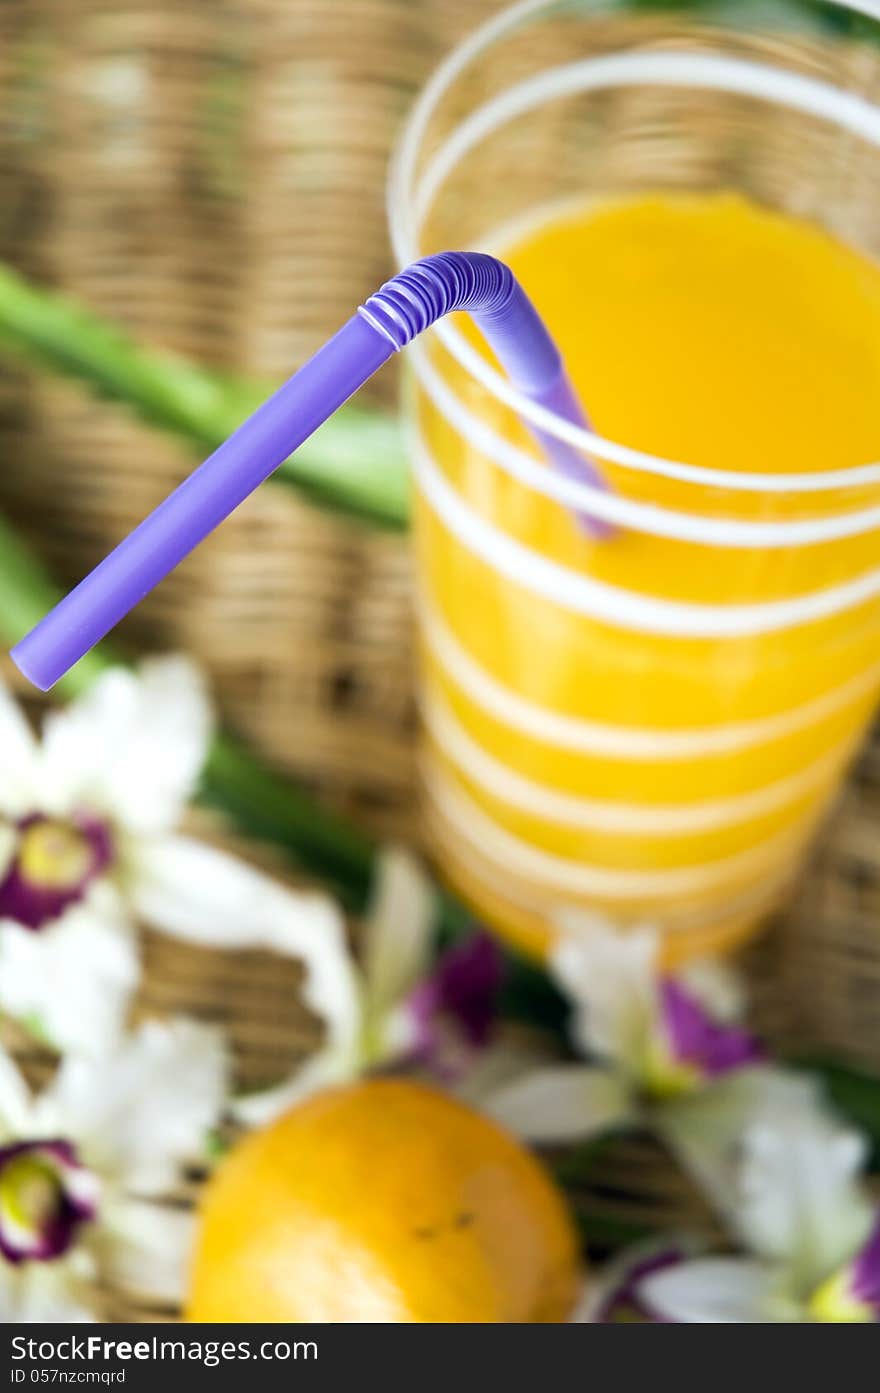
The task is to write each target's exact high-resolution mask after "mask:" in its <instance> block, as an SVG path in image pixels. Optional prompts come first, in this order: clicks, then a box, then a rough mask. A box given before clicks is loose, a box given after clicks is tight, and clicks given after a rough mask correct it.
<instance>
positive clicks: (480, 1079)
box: [453, 1022, 559, 1108]
mask: <svg viewBox="0 0 880 1393" xmlns="http://www.w3.org/2000/svg"><path fill="white" fill-rule="evenodd" d="M558 1062H559V1055H558V1052H557V1051H556V1049H555V1047H552V1045H551V1041H550V1040H549V1039H548V1038H547V1036H545V1035H544V1033H543V1032H542V1031H538V1030H532V1029H531V1028H529V1027H525V1026H519V1025H511V1024H510V1023H508V1022H502V1023H500V1024H498V1025H497V1026H496V1028H495V1030H494V1031H493V1035H492V1043H491V1045H488V1046H486V1048H484V1049H481V1050H477V1051H476V1052H475V1054H474V1058H473V1062H472V1063H471V1064H469V1065H468V1067H467V1068H466V1069H465V1072H464V1074H463V1076H462V1077H461V1078H460V1079H458V1080H457V1081H456V1082H455V1084H454V1087H453V1092H454V1093H455V1094H456V1096H457V1097H458V1098H461V1099H462V1101H463V1102H466V1103H470V1104H471V1106H472V1107H476V1108H482V1107H483V1105H484V1103H485V1102H486V1100H487V1099H488V1100H491V1099H492V1098H493V1097H494V1095H495V1094H496V1093H498V1092H499V1091H500V1090H501V1089H502V1088H506V1087H507V1086H508V1085H509V1084H512V1083H516V1082H518V1081H519V1080H520V1079H521V1078H522V1076H523V1075H524V1074H531V1073H533V1072H534V1071H535V1070H536V1069H543V1068H547V1067H552V1066H553V1065H555V1064H557V1063H558Z"/></svg>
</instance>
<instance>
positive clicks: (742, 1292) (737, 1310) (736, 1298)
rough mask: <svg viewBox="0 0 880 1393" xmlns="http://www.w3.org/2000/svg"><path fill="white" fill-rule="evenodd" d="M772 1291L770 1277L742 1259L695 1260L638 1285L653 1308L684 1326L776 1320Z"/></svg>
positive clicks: (755, 1322)
mask: <svg viewBox="0 0 880 1393" xmlns="http://www.w3.org/2000/svg"><path fill="white" fill-rule="evenodd" d="M773 1291H774V1282H773V1279H772V1275H771V1274H770V1273H768V1271H767V1270H766V1269H765V1268H764V1267H762V1265H761V1264H760V1263H757V1262H749V1261H747V1260H745V1259H741V1258H697V1259H696V1260H695V1261H693V1262H685V1263H681V1264H680V1265H679V1266H677V1267H669V1268H666V1269H664V1270H663V1271H662V1272H657V1273H654V1275H653V1276H650V1277H645V1278H644V1279H643V1281H641V1282H640V1283H639V1285H638V1293H639V1296H640V1297H641V1298H642V1300H643V1301H644V1302H645V1303H646V1304H647V1305H648V1306H649V1307H650V1308H651V1309H652V1310H653V1311H656V1313H657V1314H658V1315H659V1316H662V1317H664V1318H665V1319H666V1320H671V1321H677V1322H681V1323H683V1324H686V1325H736V1324H745V1325H750V1324H759V1325H763V1324H767V1323H768V1322H771V1321H772V1320H773V1319H774V1316H773V1314H772V1312H773V1308H774V1301H773Z"/></svg>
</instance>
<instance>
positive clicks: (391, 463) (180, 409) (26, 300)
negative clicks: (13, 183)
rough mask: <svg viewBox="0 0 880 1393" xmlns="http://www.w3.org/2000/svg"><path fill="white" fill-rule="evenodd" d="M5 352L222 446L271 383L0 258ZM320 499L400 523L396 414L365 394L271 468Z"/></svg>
mask: <svg viewBox="0 0 880 1393" xmlns="http://www.w3.org/2000/svg"><path fill="white" fill-rule="evenodd" d="M0 352H5V353H6V354H7V355H9V356H13V357H15V358H17V359H19V360H21V361H23V362H26V363H28V364H30V365H31V366H34V367H38V368H41V369H42V370H43V371H47V372H52V373H56V374H60V375H63V376H66V377H70V378H73V379H75V380H76V381H78V382H80V383H82V384H83V385H84V386H86V387H88V388H89V389H90V390H91V391H92V392H94V393H95V394H96V395H98V396H101V397H107V398H109V399H110V400H112V401H117V402H122V403H124V404H125V405H126V406H128V407H130V408H131V409H132V410H133V411H135V412H136V413H137V414H138V415H139V416H140V417H141V419H142V420H144V421H146V422H147V423H148V424H150V425H153V426H157V427H159V428H160V429H162V430H165V431H169V432H171V433H172V434H173V435H175V436H177V437H178V438H179V439H181V440H184V441H186V442H187V443H188V444H190V445H191V446H192V447H193V448H194V449H195V450H197V451H198V454H199V455H200V456H204V455H207V454H209V453H210V452H211V451H213V450H216V448H217V447H218V445H221V444H222V442H223V441H224V440H226V438H227V437H228V436H229V435H231V434H232V432H233V431H234V430H235V429H236V428H237V427H238V426H239V425H241V423H242V421H243V420H244V419H245V418H246V417H247V416H249V415H250V414H251V412H253V411H255V410H256V408H257V407H258V406H259V405H260V404H261V402H263V401H264V400H265V399H266V397H267V396H268V395H269V394H270V392H271V391H272V390H273V387H272V386H271V385H270V384H266V383H259V382H250V381H247V380H242V379H237V378H234V377H232V376H227V375H224V374H222V373H217V372H211V371H209V370H208V369H206V368H202V367H199V366H197V365H196V364H194V363H191V362H188V361H187V360H186V359H184V358H181V357H177V356H174V355H172V354H169V353H160V352H158V351H156V350H152V349H149V348H146V347H144V346H142V345H140V344H138V343H136V342H135V341H134V340H133V339H132V338H130V337H129V336H128V335H127V334H125V333H123V332H122V330H120V329H119V328H117V327H115V326H114V325H112V324H110V323H108V322H107V321H106V320H104V319H102V318H101V317H100V316H99V315H97V314H94V313H92V312H91V311H89V310H87V309H85V308H84V307H83V306H82V305H79V304H77V303H76V302H75V301H73V300H71V299H69V298H68V297H66V296H64V295H60V294H58V293H56V292H52V291H48V290H44V289H41V288H40V287H38V286H35V285H32V284H31V283H30V282H29V281H28V280H26V279H25V277H23V276H21V275H19V274H18V272H16V271H13V270H12V269H11V268H10V267H8V266H7V267H3V266H0ZM273 477H274V479H275V480H276V482H278V483H281V484H286V485H288V486H291V487H294V488H296V489H298V490H299V491H301V492H302V493H304V494H305V495H306V496H307V497H308V498H310V499H312V500H313V501H314V502H316V503H319V504H321V505H322V506H323V507H327V508H331V509H335V510H337V511H342V512H344V513H347V514H349V515H350V516H352V517H356V518H359V519H363V520H366V521H370V522H372V523H374V524H376V525H379V526H382V527H388V528H395V529H400V528H403V527H405V526H406V521H407V515H408V490H407V467H406V458H405V452H404V449H403V443H402V439H401V433H400V429H399V427H398V425H397V422H396V421H395V420H394V419H393V418H392V417H390V416H389V415H387V413H385V412H381V411H378V410H376V409H375V408H371V407H369V406H367V405H365V404H364V403H362V402H360V401H359V402H358V403H357V404H356V405H355V404H349V405H347V406H344V407H342V408H341V409H340V410H339V411H338V412H337V413H336V415H335V416H333V417H331V419H330V420H329V421H327V422H326V423H325V424H324V425H323V426H322V427H321V428H320V430H318V431H316V432H315V434H314V435H313V436H312V437H311V439H310V440H308V441H306V443H305V444H304V445H303V446H302V447H301V448H300V449H299V450H297V452H296V454H295V455H292V456H291V457H290V458H289V459H288V460H286V461H285V462H284V463H283V464H282V465H281V466H280V467H279V469H278V471H277V472H276V474H275V475H274V476H273Z"/></svg>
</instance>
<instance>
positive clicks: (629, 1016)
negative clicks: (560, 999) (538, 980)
mask: <svg viewBox="0 0 880 1393" xmlns="http://www.w3.org/2000/svg"><path fill="white" fill-rule="evenodd" d="M566 928H567V932H566V933H564V934H563V936H562V938H561V940H560V943H559V945H558V946H557V948H556V949H555V950H554V952H553V953H552V955H551V958H550V970H551V972H552V973H553V975H554V976H555V977H556V980H557V981H558V983H559V985H560V986H561V987H562V989H563V991H564V992H565V993H566V994H567V995H568V997H569V999H570V1001H571V1005H572V1022H571V1028H572V1036H573V1041H574V1044H575V1046H576V1048H577V1049H578V1050H579V1051H580V1052H581V1053H582V1054H584V1055H586V1056H587V1057H588V1058H590V1059H591V1060H592V1061H594V1062H591V1063H589V1064H580V1063H560V1064H556V1065H551V1066H548V1067H545V1068H541V1069H537V1070H533V1071H532V1072H530V1073H527V1074H526V1075H525V1076H524V1077H523V1078H521V1079H518V1080H516V1081H514V1082H512V1083H511V1084H509V1085H508V1086H506V1087H504V1088H501V1089H498V1090H496V1091H495V1093H494V1094H493V1095H492V1096H491V1097H490V1098H489V1099H487V1100H486V1103H485V1106H486V1108H487V1110H488V1111H490V1112H491V1113H492V1114H493V1115H494V1116H495V1117H496V1118H497V1119H498V1120H499V1121H500V1122H502V1123H503V1124H504V1125H506V1126H507V1127H509V1128H510V1129H511V1130H512V1131H514V1132H517V1133H519V1134H520V1135H522V1136H525V1137H527V1138H528V1139H529V1140H531V1141H534V1142H539V1143H540V1142H545V1143H549V1142H566V1141H573V1140H576V1139H579V1138H585V1137H589V1136H590V1135H593V1134H596V1133H598V1132H602V1131H607V1130H609V1129H612V1128H614V1127H619V1126H626V1125H630V1124H632V1123H638V1124H639V1125H642V1126H646V1127H648V1128H649V1129H651V1130H653V1131H654V1132H655V1134H657V1135H659V1136H660V1138H661V1139H662V1140H663V1141H664V1142H665V1143H666V1144H667V1145H668V1146H669V1147H670V1148H671V1149H672V1150H673V1151H674V1152H675V1154H676V1155H677V1156H678V1158H679V1160H680V1162H681V1163H682V1164H683V1165H684V1166H685V1167H686V1168H687V1169H688V1170H689V1172H690V1173H691V1174H692V1175H693V1176H694V1177H695V1178H696V1179H698V1180H699V1181H700V1183H701V1184H702V1185H703V1186H704V1187H706V1188H707V1190H708V1192H709V1194H710V1195H711V1197H712V1198H713V1199H714V1201H715V1203H716V1204H717V1205H718V1206H719V1207H721V1208H724V1207H725V1206H726V1204H727V1201H728V1198H729V1184H728V1182H729V1176H730V1171H731V1167H732V1165H733V1164H734V1161H735V1155H736V1143H737V1139H738V1137H739V1135H740V1133H741V1131H742V1129H743V1126H744V1125H745V1124H746V1122H747V1121H748V1120H749V1119H750V1118H754V1117H757V1116H759V1115H762V1114H763V1113H765V1112H766V1111H768V1110H772V1109H774V1108H776V1107H778V1106H780V1105H782V1104H786V1103H787V1102H788V1100H792V1104H793V1105H794V1104H799V1103H801V1102H803V1100H804V1099H805V1098H807V1099H811V1098H812V1097H813V1092H814V1090H813V1086H812V1085H811V1084H809V1083H807V1082H805V1081H804V1080H803V1079H801V1078H799V1077H796V1076H793V1075H789V1074H787V1073H785V1072H784V1071H782V1070H780V1069H777V1068H773V1067H771V1066H770V1065H768V1064H766V1063H764V1062H763V1059H762V1055H761V1051H760V1049H759V1047H758V1044H757V1041H756V1040H755V1038H754V1037H753V1036H752V1035H750V1034H749V1033H748V1032H747V1031H746V1030H745V1029H743V1027H742V1026H741V1025H739V1024H737V1023H736V1014H737V1011H738V1009H739V993H738V991H737V985H736V982H735V979H734V978H733V977H732V976H731V974H730V973H729V972H728V971H727V970H726V969H724V968H722V967H721V965H720V964H710V963H701V964H699V965H698V966H697V967H694V968H688V969H685V970H683V971H681V972H679V973H678V974H676V975H675V976H672V975H669V974H664V973H662V972H660V971H659V969H658V966H657V948H658V940H657V936H656V935H655V934H654V933H653V931H652V930H650V929H648V928H638V929H634V930H632V931H631V932H629V933H627V934H623V933H619V932H616V931H615V930H614V929H612V928H610V927H608V926H606V925H605V924H603V923H602V922H600V921H598V920H595V919H591V920H588V921H584V920H583V919H581V920H579V921H578V922H577V923H572V922H568V923H567V924H566Z"/></svg>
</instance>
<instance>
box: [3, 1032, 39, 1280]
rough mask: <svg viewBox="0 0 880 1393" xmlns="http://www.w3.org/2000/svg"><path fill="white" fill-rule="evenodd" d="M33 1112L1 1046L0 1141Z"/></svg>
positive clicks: (21, 1128)
mask: <svg viewBox="0 0 880 1393" xmlns="http://www.w3.org/2000/svg"><path fill="white" fill-rule="evenodd" d="M32 1112H33V1104H32V1100H31V1092H30V1089H29V1088H28V1086H27V1084H26V1083H25V1081H24V1078H23V1077H22V1075H21V1073H20V1072H19V1069H18V1065H17V1064H16V1063H15V1062H14V1060H13V1059H12V1056H11V1055H10V1054H9V1053H8V1052H7V1051H6V1050H4V1049H3V1048H2V1046H0V1141H6V1140H7V1138H9V1137H20V1136H21V1135H22V1133H24V1132H26V1131H27V1130H28V1128H29V1126H30V1122H31V1116H32ZM2 1267H3V1263H2V1262H0V1268H2Z"/></svg>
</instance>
